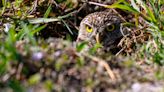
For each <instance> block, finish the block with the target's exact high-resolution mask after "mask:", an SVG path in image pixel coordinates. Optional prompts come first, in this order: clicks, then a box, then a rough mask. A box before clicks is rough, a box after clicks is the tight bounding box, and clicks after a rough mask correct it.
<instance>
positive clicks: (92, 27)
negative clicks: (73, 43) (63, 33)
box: [77, 9, 122, 49]
mask: <svg viewBox="0 0 164 92" xmlns="http://www.w3.org/2000/svg"><path fill="white" fill-rule="evenodd" d="M121 22H122V21H121V18H120V17H119V16H118V14H116V13H115V12H114V11H113V10H110V9H109V10H107V11H102V12H95V13H91V14H89V15H87V16H86V17H85V18H84V19H83V20H82V21H81V23H80V27H79V34H78V37H77V42H79V41H88V42H90V43H91V44H92V45H94V44H95V43H96V42H97V40H96V36H97V35H99V37H98V38H99V42H100V43H101V44H102V45H103V46H104V47H107V48H108V49H111V48H113V47H114V46H116V44H115V43H118V39H120V38H121V37H122V32H121V31H120V28H121V27H120V26H121V25H120V24H121ZM114 44H115V45H114Z"/></svg>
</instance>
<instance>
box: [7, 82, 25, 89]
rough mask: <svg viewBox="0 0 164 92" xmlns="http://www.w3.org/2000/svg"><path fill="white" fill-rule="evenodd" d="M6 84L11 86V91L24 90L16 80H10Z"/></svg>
mask: <svg viewBox="0 0 164 92" xmlns="http://www.w3.org/2000/svg"><path fill="white" fill-rule="evenodd" d="M8 85H9V87H11V88H12V90H13V92H25V88H24V87H23V86H22V85H21V83H20V82H19V81H17V80H10V81H9V83H8Z"/></svg>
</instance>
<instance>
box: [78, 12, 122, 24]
mask: <svg viewBox="0 0 164 92" xmlns="http://www.w3.org/2000/svg"><path fill="white" fill-rule="evenodd" d="M109 22H111V23H112V22H113V23H114V22H115V23H116V22H117V23H119V22H121V19H120V17H118V15H117V14H116V13H115V12H113V11H112V10H106V11H101V12H94V13H91V14H89V15H87V16H86V17H85V18H84V19H83V20H82V21H81V24H82V23H88V24H91V25H92V26H94V27H102V26H103V25H105V24H107V23H109Z"/></svg>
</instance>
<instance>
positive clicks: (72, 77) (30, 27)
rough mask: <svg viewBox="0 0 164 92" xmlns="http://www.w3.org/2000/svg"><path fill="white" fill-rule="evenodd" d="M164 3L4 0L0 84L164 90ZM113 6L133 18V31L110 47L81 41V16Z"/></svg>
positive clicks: (8, 87) (110, 91)
mask: <svg viewBox="0 0 164 92" xmlns="http://www.w3.org/2000/svg"><path fill="white" fill-rule="evenodd" d="M95 2H96V3H95ZM141 2H144V1H142V0H141ZM113 3H114V5H113V6H112V5H111V4H113ZM99 4H101V5H99ZM163 4H164V1H162V0H161V1H160V3H158V2H155V1H152V0H150V3H145V6H144V5H142V4H141V5H140V4H139V2H132V1H129V0H127V1H125V0H122V1H121V0H120V2H119V1H117V0H112V1H110V0H88V2H83V1H78V0H55V1H54V0H49V1H48V0H47V1H42V0H34V1H31V0H22V1H18V0H15V1H12V0H11V1H5V0H2V1H1V3H0V8H1V10H0V14H1V16H0V25H1V26H0V32H1V33H0V90H1V91H2V92H163V91H164V89H163V87H164V73H163V71H164V67H163V46H164V45H163V43H162V42H163V30H164V28H163V25H164V23H163V22H162V20H163V19H164V18H163V14H164V13H163V12H164V8H163V7H164V6H163ZM104 5H111V6H104ZM120 6H121V7H120ZM157 6H158V8H159V9H155V8H154V7H157ZM145 7H146V8H145ZM109 8H112V9H114V10H115V11H116V12H117V13H118V14H119V16H121V17H122V18H123V20H124V21H126V22H128V23H127V24H126V25H124V26H127V27H126V30H127V31H128V32H130V35H127V36H124V37H123V38H122V39H121V41H120V43H119V48H117V50H114V51H109V52H106V51H104V50H103V49H102V48H100V47H101V46H99V44H95V46H94V47H91V48H90V47H89V46H88V44H87V42H81V43H76V38H77V35H78V27H79V24H80V21H81V20H82V19H83V18H84V17H85V16H86V15H88V14H90V13H92V12H96V11H103V10H106V9H109ZM138 8H140V11H137V9H138ZM88 48H90V49H88Z"/></svg>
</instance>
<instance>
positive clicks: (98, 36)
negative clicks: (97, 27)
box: [95, 33, 100, 44]
mask: <svg viewBox="0 0 164 92" xmlns="http://www.w3.org/2000/svg"><path fill="white" fill-rule="evenodd" d="M95 38H96V43H98V44H100V35H99V33H97V34H96V36H95Z"/></svg>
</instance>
